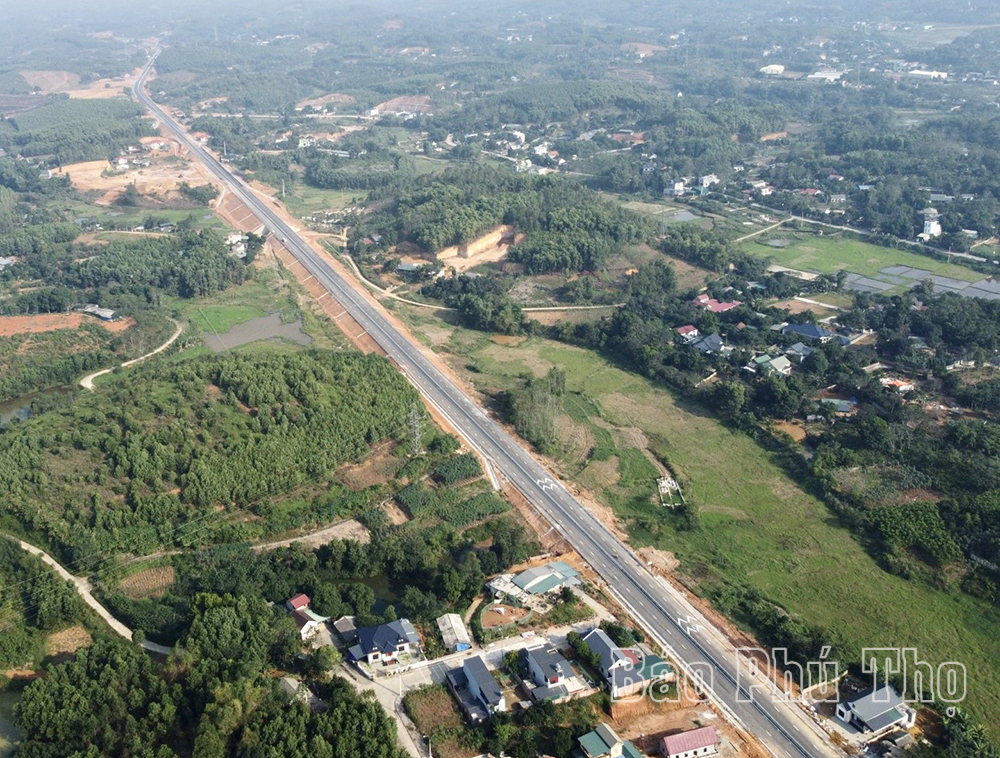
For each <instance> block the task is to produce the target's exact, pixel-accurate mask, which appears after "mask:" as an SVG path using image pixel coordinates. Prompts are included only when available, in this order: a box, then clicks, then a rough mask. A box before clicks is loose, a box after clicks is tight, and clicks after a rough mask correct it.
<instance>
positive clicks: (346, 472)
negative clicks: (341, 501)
mask: <svg viewBox="0 0 1000 758" xmlns="http://www.w3.org/2000/svg"><path fill="white" fill-rule="evenodd" d="M395 448H396V443H395V442H384V443H381V444H378V445H375V447H373V448H372V449H371V450H370V451H369V454H368V457H366V458H365V460H364V463H350V464H347V465H346V466H341V467H340V469H339V470H338V471H337V475H338V476H339V477H340V479H341V480H342V481H343V482H344V484H346V485H347V486H348V487H350V488H351V489H352V490H356V491H357V490H363V489H365V488H367V487H371V486H372V485H375V484H384V483H386V482H388V481H389V480H390V479H392V473H391V472H390V471H389V469H390V464H391V463H392V462H393V460H394V456H393V451H394V450H395Z"/></svg>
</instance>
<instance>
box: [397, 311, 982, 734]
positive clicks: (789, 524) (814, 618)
mask: <svg viewBox="0 0 1000 758" xmlns="http://www.w3.org/2000/svg"><path fill="white" fill-rule="evenodd" d="M404 311H406V312H405V313H404ZM397 312H399V313H400V314H401V315H405V317H406V318H407V319H408V320H409V321H410V323H411V324H413V328H414V330H415V331H416V332H417V333H418V334H419V333H420V332H421V331H425V332H426V333H427V334H429V335H432V339H428V341H429V342H431V343H432V344H434V345H436V346H437V349H439V350H447V351H448V352H450V353H451V354H452V355H454V356H455V358H454V360H452V361H451V363H452V365H453V366H454V367H455V369H456V370H457V371H458V372H459V373H461V374H463V375H464V377H465V378H466V379H467V380H468V381H469V382H470V383H471V384H473V385H474V386H475V387H476V388H477V389H478V390H480V391H481V392H482V393H484V394H492V393H493V392H495V391H496V390H500V389H505V388H508V387H510V386H512V385H513V384H514V383H515V382H516V381H517V377H518V375H519V374H521V373H523V372H525V371H530V372H532V373H534V374H536V375H541V374H544V373H545V372H547V371H548V369H549V368H550V367H551V366H553V365H558V366H560V367H561V368H562V369H563V370H565V372H566V380H567V381H566V384H567V390H568V393H569V396H568V398H567V402H566V407H567V412H566V413H565V414H564V415H563V416H562V417H561V418H560V419H559V424H558V426H559V431H560V448H559V451H558V453H557V455H556V456H555V457H556V465H557V468H559V469H560V470H561V473H563V474H564V475H566V476H567V477H568V478H571V479H575V480H576V481H578V482H579V483H580V484H582V485H583V486H585V487H587V488H588V489H590V490H591V491H593V492H594V494H595V495H596V496H597V498H598V499H599V500H600V501H603V502H604V503H606V504H608V505H610V506H612V507H613V508H614V509H615V511H616V513H617V514H618V515H619V517H621V518H622V519H624V520H625V521H626V523H627V524H628V528H629V531H630V533H631V536H632V542H633V544H634V545H636V546H642V545H653V546H656V547H658V548H661V549H664V550H670V551H673V552H674V553H676V555H677V556H678V558H679V559H680V561H681V569H680V570H681V571H682V572H683V573H684V574H685V575H686V576H687V577H688V578H689V579H690V580H691V582H692V584H693V585H694V586H696V587H697V588H698V590H699V591H700V592H703V593H707V592H709V591H711V590H712V589H713V588H715V587H719V586H723V585H739V584H748V585H750V586H752V587H754V588H756V589H758V590H759V591H761V592H763V593H764V594H765V595H766V596H768V597H769V598H771V599H772V600H773V601H775V602H777V603H780V604H781V605H782V606H784V607H785V608H786V609H787V610H788V611H789V612H791V613H792V614H794V615H797V616H800V617H801V618H803V619H804V620H806V621H808V622H810V623H812V624H816V625H819V626H822V627H825V628H829V629H833V630H836V632H837V633H838V634H839V636H840V637H841V639H842V640H843V646H844V649H843V650H841V651H840V654H841V655H842V657H844V658H846V659H854V660H856V659H859V658H860V656H861V650H862V648H863V647H866V646H869V647H871V646H893V647H897V646H898V647H915V648H916V649H917V650H918V652H919V654H920V656H921V657H922V658H923V659H924V660H928V661H933V662H934V663H935V664H937V663H940V662H943V661H960V662H963V663H964V664H965V665H966V666H967V667H968V669H969V670H970V671H975V672H976V675H975V676H974V677H973V676H970V677H969V682H968V705H969V707H970V708H971V709H972V710H974V711H975V712H976V714H977V715H978V716H979V717H980V718H982V719H984V720H986V721H987V722H988V723H989V724H990V727H991V729H992V730H993V733H994V734H998V733H1000V716H998V714H1000V640H998V637H997V635H996V631H995V630H996V628H997V623H998V621H1000V614H998V613H997V610H996V609H995V608H992V607H990V606H988V605H986V604H985V603H982V602H979V601H977V600H975V599H973V598H971V597H969V596H968V595H964V594H962V593H959V592H950V591H946V590H935V589H932V588H930V587H927V586H923V585H920V584H916V583H912V582H908V581H906V580H904V579H902V578H900V577H898V576H894V575H891V574H888V573H886V572H885V571H883V570H882V569H881V568H880V567H879V566H878V565H877V564H876V562H875V561H874V560H873V559H872V558H871V557H870V556H869V555H868V554H867V553H866V552H865V551H864V549H863V548H862V547H861V545H860V544H859V543H858V542H857V541H856V540H855V539H854V537H853V536H852V535H851V534H850V532H848V531H847V530H846V529H844V528H843V527H841V526H839V525H838V524H837V523H836V521H835V519H834V518H833V517H832V516H831V514H830V511H829V510H828V509H827V508H826V506H825V505H824V504H823V503H822V502H820V501H819V500H817V499H816V498H814V497H812V496H811V495H809V494H807V493H806V492H805V491H803V490H802V489H801V488H800V487H799V486H798V485H797V484H796V483H795V482H793V481H791V480H790V479H789V478H788V477H787V476H786V474H785V473H784V471H783V470H782V469H781V468H779V466H778V465H777V464H776V463H775V462H773V461H772V460H771V459H770V457H769V455H768V453H767V452H765V451H764V450H762V449H761V448H760V447H759V446H758V445H757V444H756V443H754V442H753V441H752V440H751V439H749V438H748V437H746V436H744V435H742V434H739V433H733V432H731V431H729V430H728V429H727V428H725V427H724V426H722V425H721V424H720V423H719V422H718V421H717V420H716V419H715V418H714V416H713V415H712V413H711V411H710V410H709V409H706V408H703V407H700V406H698V405H694V404H692V403H690V402H687V401H685V400H682V399H679V398H677V397H675V396H674V395H673V394H671V393H670V392H668V391H666V390H664V389H662V388H659V387H656V386H654V385H652V384H651V383H650V382H648V381H647V380H645V379H643V378H641V377H639V376H636V375H634V374H631V373H628V372H626V371H623V370H621V369H619V368H616V367H615V366H613V365H611V364H609V363H608V362H607V361H606V360H604V359H603V358H601V357H600V356H598V355H596V354H594V353H592V352H590V351H587V350H582V349H578V348H574V347H569V346H566V345H563V344H560V343H557V342H552V341H548V340H544V339H541V338H537V337H535V338H531V339H529V340H526V341H523V342H521V343H520V344H518V345H516V346H504V345H499V344H496V343H494V342H492V341H491V340H490V339H489V338H488V337H486V336H484V335H482V334H479V333H473V332H469V331H467V330H463V329H460V328H457V327H454V326H452V325H450V324H447V323H445V322H444V321H443V320H442V319H441V318H440V317H438V316H434V315H430V314H425V313H419V314H418V313H416V312H414V311H413V310H412V309H404V308H400V309H399V310H398V311H397ZM445 330H447V333H446V332H445ZM469 367H471V368H472V369H473V370H470V368H469ZM634 430H638V431H639V432H641V436H640V435H639V434H636V432H635V431H634ZM642 436H644V437H645V438H646V442H647V446H648V449H650V450H651V451H652V452H654V453H656V454H657V457H659V458H661V459H666V460H668V461H669V462H670V465H671V467H672V468H673V469H674V470H675V472H676V473H677V475H678V477H679V479H680V480H681V483H682V485H683V486H684V487H685V495H686V496H687V497H688V498H690V499H692V500H693V501H694V502H695V503H697V504H698V506H699V508H700V514H701V523H702V528H701V529H700V530H697V531H680V530H679V529H678V528H675V524H674V521H673V519H672V516H671V513H670V512H669V511H667V510H665V509H663V508H662V507H660V506H659V505H658V504H656V502H657V501H656V499H655V497H654V492H655V488H654V487H653V486H651V484H650V482H648V480H647V476H648V474H649V471H648V470H646V469H645V467H644V466H642V464H639V463H638V460H639V459H638V457H637V456H636V453H635V452H630V451H629V449H628V448H630V447H631V448H634V449H635V451H636V452H638V451H639V448H638V443H639V442H641V441H642ZM609 439H610V440H611V442H609ZM612 444H613V448H610V449H609V445H612ZM623 448H624V449H623ZM647 462H648V461H647Z"/></svg>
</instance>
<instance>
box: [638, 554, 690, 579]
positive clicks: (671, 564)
mask: <svg viewBox="0 0 1000 758" xmlns="http://www.w3.org/2000/svg"><path fill="white" fill-rule="evenodd" d="M636 553H638V555H639V557H640V558H642V559H643V560H644V561H646V563H647V565H649V567H650V568H651V569H653V571H655V572H656V573H657V574H662V575H664V576H666V575H667V574H671V573H673V572H674V570H675V569H676V568H677V567H678V566H680V565H681V562H680V561H679V560H677V556H675V555H674V554H673V553H671V552H670V551H669V550H659V549H657V548H655V547H641V548H639V549H638V550H636Z"/></svg>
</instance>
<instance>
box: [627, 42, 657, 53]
mask: <svg viewBox="0 0 1000 758" xmlns="http://www.w3.org/2000/svg"><path fill="white" fill-rule="evenodd" d="M622 49H623V50H628V51H629V52H632V53H636V54H638V55H655V54H656V53H662V52H663V51H664V50H666V49H667V48H665V47H661V46H660V45H650V44H647V43H646V42H626V43H625V44H624V45H622Z"/></svg>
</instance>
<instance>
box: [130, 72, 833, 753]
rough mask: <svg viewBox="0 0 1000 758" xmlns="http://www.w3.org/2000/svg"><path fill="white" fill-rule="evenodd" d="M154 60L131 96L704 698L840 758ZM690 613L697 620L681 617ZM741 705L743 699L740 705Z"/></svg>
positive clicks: (779, 741)
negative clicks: (344, 272) (363, 289)
mask: <svg viewBox="0 0 1000 758" xmlns="http://www.w3.org/2000/svg"><path fill="white" fill-rule="evenodd" d="M154 62H155V56H154V58H153V59H152V60H151V61H150V62H149V64H148V65H147V66H146V68H145V69H144V71H143V73H142V75H141V76H140V77H139V78H138V80H137V81H136V83H135V85H134V86H133V92H134V95H135V97H136V98H137V99H138V100H139V101H140V102H141V103H142V104H143V105H144V106H145V107H146V108H147V109H149V111H150V112H151V113H152V114H153V115H155V116H156V118H157V119H159V121H160V122H161V123H162V124H163V125H164V126H165V127H166V128H167V129H169V130H170V131H171V132H172V133H173V134H174V136H175V137H176V138H177V139H178V140H179V141H180V142H181V144H183V145H185V146H186V147H187V148H188V149H189V150H190V151H191V153H192V154H193V155H194V156H195V157H196V158H198V159H199V160H200V161H201V162H202V163H203V164H204V165H205V166H206V167H207V169H208V170H209V171H211V172H212V174H213V175H214V176H216V177H217V178H218V179H219V180H220V181H222V182H223V183H225V185H226V186H227V187H228V188H229V189H230V190H231V191H232V192H233V194H235V195H236V196H237V197H239V198H240V200H242V201H243V202H244V203H245V204H246V206H247V207H248V208H249V209H250V210H251V211H252V212H253V213H254V214H255V215H256V216H257V217H258V219H260V221H261V222H262V223H264V224H265V225H266V226H267V227H268V229H270V230H271V232H272V233H273V235H274V237H276V238H277V239H276V240H274V239H272V242H273V243H274V242H278V241H280V243H281V244H282V245H283V246H284V247H285V248H286V249H287V250H288V251H289V252H290V253H291V254H292V255H293V256H294V257H295V258H296V259H297V260H298V261H299V262H300V263H301V264H302V265H303V266H304V267H305V269H306V270H307V271H308V272H309V273H310V274H312V275H313V276H314V277H315V278H316V280H317V281H318V282H320V284H322V285H323V286H324V287H325V288H326V289H327V290H328V291H329V292H330V294H331V295H332V296H333V297H334V298H336V300H337V301H338V302H339V303H340V304H341V305H342V306H343V307H344V308H346V309H347V311H348V312H349V313H350V315H351V316H352V317H353V318H354V319H355V320H356V321H357V322H358V324H360V325H361V328H362V329H364V330H366V331H367V333H368V334H369V335H370V336H371V337H372V338H373V339H374V340H375V341H376V342H377V343H378V344H379V345H380V346H381V348H382V349H383V350H385V352H386V354H387V355H388V356H389V357H390V358H392V359H393V360H394V361H395V362H396V363H397V364H398V365H399V367H400V368H401V370H402V371H403V373H404V374H405V375H406V376H407V378H408V379H409V380H410V381H411V382H412V383H413V385H414V386H415V387H416V388H417V389H418V390H419V391H420V393H421V394H422V395H423V397H424V398H425V399H426V400H427V401H428V402H429V403H431V404H432V405H433V406H434V407H435V408H436V409H437V410H438V411H439V412H440V413H441V414H442V415H443V416H444V417H445V418H447V419H448V421H449V422H450V423H451V424H452V425H453V427H454V428H455V429H456V430H457V431H458V432H459V433H460V434H461V435H462V436H463V437H464V438H465V440H466V441H467V442H468V444H470V445H472V446H473V447H474V448H476V449H477V451H478V452H479V453H480V454H482V455H483V456H484V457H485V458H486V459H487V460H489V461H490V462H491V463H492V465H493V467H494V468H495V470H497V471H498V472H500V473H501V474H502V475H503V476H505V477H506V478H507V479H508V480H509V481H510V482H511V483H512V484H513V485H514V486H515V487H517V489H518V490H520V491H521V492H522V493H523V494H524V495H525V497H527V498H528V500H529V501H530V502H531V503H532V504H533V505H534V506H535V507H536V508H537V509H538V511H539V512H540V513H541V514H542V515H543V516H544V517H545V518H546V519H547V520H548V521H549V522H550V523H552V524H553V526H555V528H556V529H558V531H559V532H560V533H561V534H562V536H563V537H564V538H565V539H566V540H567V542H568V543H569V544H570V545H572V546H573V548H574V549H575V550H576V551H577V552H578V553H579V554H580V555H581V556H582V557H583V559H584V560H585V561H587V563H588V564H589V565H590V566H591V567H592V568H593V569H594V571H595V572H597V573H598V574H599V575H600V576H601V577H602V578H603V579H604V581H606V582H607V584H608V585H609V587H611V588H612V590H613V591H614V592H615V593H616V595H617V596H618V598H619V599H620V600H621V601H622V603H623V604H624V605H625V607H627V608H628V609H629V611H630V613H632V614H633V616H634V617H635V618H636V620H638V621H639V622H640V623H641V624H642V626H643V627H644V628H646V629H649V630H650V631H652V632H654V634H655V637H656V639H657V641H659V642H660V643H661V644H662V645H664V647H666V648H667V649H668V650H669V651H670V652H671V654H672V655H673V657H674V658H675V659H676V660H678V661H680V662H682V663H683V664H687V665H689V666H690V665H691V664H695V665H697V666H699V667H700V669H702V670H705V671H706V672H707V673H706V674H705V676H704V679H705V681H706V682H708V683H709V684H710V685H711V688H710V690H711V691H710V695H711V697H712V698H713V700H714V701H715V702H716V703H717V704H718V705H720V706H721V707H722V708H723V709H724V710H725V711H726V712H727V713H728V714H729V715H730V717H731V718H734V719H735V720H736V721H738V722H739V724H740V725H741V726H743V727H744V728H745V729H747V730H748V731H750V732H752V733H753V734H755V735H756V736H757V737H758V738H759V739H760V740H761V742H763V743H764V744H765V745H766V746H767V747H768V749H769V750H770V751H771V752H772V753H773V754H774V755H775V756H777V757H778V758H800V757H801V756H805V757H806V758H826V756H834V755H842V754H840V753H837V752H836V751H834V750H833V748H832V747H831V746H830V745H829V744H828V743H826V742H825V741H824V740H823V739H822V738H821V736H820V735H819V734H817V731H816V730H815V728H814V727H813V726H812V724H811V723H810V722H809V721H808V718H807V717H806V716H805V715H804V714H803V713H801V711H799V709H798V708H797V706H794V705H789V704H788V703H785V702H781V701H777V700H774V699H772V698H771V696H770V695H769V694H767V693H765V692H764V691H763V690H764V688H763V687H761V688H759V689H757V690H756V691H755V694H754V697H753V698H752V702H745V701H748V700H751V698H750V696H749V694H748V693H747V692H746V691H745V690H743V691H742V693H741V697H737V680H736V671H737V663H736V658H735V653H734V651H733V650H732V648H731V647H730V646H728V643H726V642H724V641H723V640H722V638H721V635H719V633H718V632H717V631H715V630H712V629H711V628H710V624H709V622H708V621H707V620H706V619H705V618H704V617H702V616H700V615H699V614H698V612H697V611H696V610H695V609H694V608H693V607H692V606H690V605H689V604H688V603H687V602H686V601H685V600H684V599H683V597H682V596H681V595H680V594H679V593H678V592H677V591H676V590H673V589H672V588H670V587H669V585H667V583H666V582H664V581H663V580H662V579H660V578H658V577H656V576H654V575H653V574H652V573H651V572H650V571H649V570H648V568H647V567H646V566H645V565H644V564H643V563H642V562H641V561H640V560H639V559H638V558H637V557H636V556H635V555H634V554H633V553H632V551H631V550H630V549H629V548H628V547H627V546H626V545H625V544H624V543H622V542H621V541H620V540H619V539H618V538H617V537H616V536H615V535H614V534H613V533H612V532H611V531H610V530H609V529H608V528H607V527H605V526H604V525H603V524H601V522H600V521H598V520H597V518H596V517H595V516H594V515H593V514H591V513H590V511H588V510H587V508H586V507H584V506H583V505H582V504H581V503H580V502H579V501H578V500H577V499H576V498H575V497H573V495H572V494H571V493H570V492H569V491H568V490H567V489H566V488H565V487H564V486H563V485H562V484H561V483H560V482H559V481H558V480H556V479H555V478H554V477H552V476H551V475H550V474H549V472H548V471H546V470H545V468H544V467H543V466H542V465H541V464H539V463H538V462H537V461H536V460H535V459H534V458H533V457H532V456H531V455H530V454H529V453H528V452H527V451H526V450H525V449H524V448H522V447H521V446H520V445H519V444H518V443H517V441H515V440H514V439H513V438H512V437H511V436H510V435H509V434H508V433H507V432H506V431H505V430H504V429H503V428H502V427H501V426H500V425H499V424H498V423H497V422H495V421H494V420H493V419H491V418H490V417H489V416H488V415H487V414H486V413H485V412H484V411H483V410H482V408H480V407H479V405H477V404H476V403H475V402H473V401H472V400H471V399H470V398H469V397H468V396H466V394H465V393H464V392H463V391H462V389H461V388H460V387H458V386H457V385H456V384H455V383H454V382H453V381H452V380H451V379H449V378H448V377H447V376H445V374H444V373H443V372H441V371H440V370H439V369H438V368H437V367H436V366H435V365H434V364H433V362H432V361H431V360H429V359H428V358H427V356H425V355H424V353H423V352H422V349H421V348H420V347H418V346H417V345H414V344H413V343H412V342H410V340H409V339H408V337H407V336H405V335H404V334H403V333H402V332H401V331H400V330H399V329H398V328H397V327H396V326H394V325H393V323H392V322H391V321H390V320H389V319H388V318H387V317H386V315H385V314H384V313H383V312H382V310H381V309H380V308H379V307H378V306H377V305H373V304H372V303H371V302H369V301H368V300H367V299H366V297H365V296H364V295H363V294H361V293H360V292H358V291H357V290H356V289H355V288H354V286H352V284H351V283H350V282H349V281H347V280H346V279H345V278H344V277H342V276H341V275H340V274H339V273H338V272H337V271H335V270H334V269H333V268H332V267H331V266H330V265H329V264H328V263H327V262H326V261H325V260H324V259H323V258H322V257H321V256H320V255H319V254H318V253H317V252H316V251H315V250H313V249H312V248H311V247H310V246H309V245H308V244H307V243H306V242H305V241H303V240H302V239H301V238H300V237H299V236H298V234H296V232H295V230H294V229H292V228H291V227H290V226H289V225H288V224H287V223H286V222H285V221H284V220H282V218H281V217H280V216H279V215H278V214H277V213H275V212H274V211H273V210H272V209H271V207H270V204H269V202H268V201H265V200H263V199H261V198H260V197H259V196H258V195H257V194H255V193H254V191H253V190H251V189H250V188H249V187H248V186H247V185H246V184H245V183H244V182H243V181H242V180H241V179H240V178H239V177H236V176H234V175H233V174H232V173H231V172H230V171H229V170H228V169H227V168H226V167H225V166H224V165H223V164H222V163H221V162H220V161H219V160H218V159H217V158H216V157H215V156H214V155H213V154H212V153H210V152H209V151H208V150H206V149H205V148H204V147H203V146H202V145H200V144H198V143H197V142H196V141H195V140H193V139H192V138H191V137H190V136H189V135H188V134H187V132H186V131H185V130H184V129H183V128H182V127H181V126H180V125H179V124H177V123H176V122H174V120H173V119H172V118H171V117H169V116H168V115H167V113H166V112H164V110H163V109H162V108H160V107H159V106H158V105H157V104H156V103H155V102H153V100H152V98H151V97H150V96H149V95H148V94H146V92H145V82H146V79H147V77H148V75H149V72H150V71H151V69H152V66H153V63H154ZM689 617H693V619H694V623H691V622H688V623H684V622H682V621H681V619H688V618H689ZM741 701H744V702H741Z"/></svg>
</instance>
